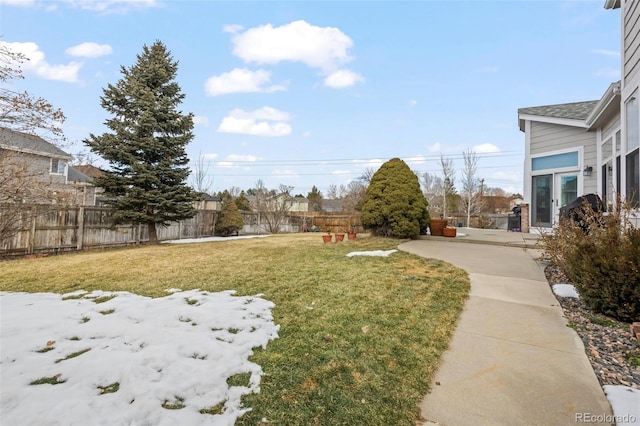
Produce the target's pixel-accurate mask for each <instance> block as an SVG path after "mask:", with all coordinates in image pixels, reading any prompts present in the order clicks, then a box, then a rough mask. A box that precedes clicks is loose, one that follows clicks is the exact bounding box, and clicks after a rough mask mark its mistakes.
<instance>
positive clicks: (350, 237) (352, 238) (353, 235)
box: [347, 232, 357, 241]
mask: <svg viewBox="0 0 640 426" xmlns="http://www.w3.org/2000/svg"><path fill="white" fill-rule="evenodd" d="M356 235H357V233H356V232H349V233H347V238H348V239H349V241H351V240H355V239H356Z"/></svg>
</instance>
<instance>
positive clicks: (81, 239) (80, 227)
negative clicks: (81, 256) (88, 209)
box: [76, 206, 84, 251]
mask: <svg viewBox="0 0 640 426" xmlns="http://www.w3.org/2000/svg"><path fill="white" fill-rule="evenodd" d="M77 230H78V236H77V237H78V246H77V247H76V248H77V250H78V251H81V250H82V245H83V243H84V206H80V208H79V209H78V227H77Z"/></svg>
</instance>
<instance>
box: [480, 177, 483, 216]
mask: <svg viewBox="0 0 640 426" xmlns="http://www.w3.org/2000/svg"><path fill="white" fill-rule="evenodd" d="M483 196H484V178H483V179H480V216H482V197H483Z"/></svg>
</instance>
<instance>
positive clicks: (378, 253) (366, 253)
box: [347, 250, 398, 257]
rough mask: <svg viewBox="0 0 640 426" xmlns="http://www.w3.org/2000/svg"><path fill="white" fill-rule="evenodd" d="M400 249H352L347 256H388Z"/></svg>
mask: <svg viewBox="0 0 640 426" xmlns="http://www.w3.org/2000/svg"><path fill="white" fill-rule="evenodd" d="M397 251H398V250H386V251H385V250H371V251H352V252H351V253H348V254H347V257H353V256H379V257H388V256H389V255H390V254H391V253H395V252H397Z"/></svg>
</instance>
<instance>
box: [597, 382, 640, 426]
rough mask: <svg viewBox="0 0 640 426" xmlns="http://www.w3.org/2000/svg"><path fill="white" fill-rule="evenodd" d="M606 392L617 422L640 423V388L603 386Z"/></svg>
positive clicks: (625, 423) (620, 423) (622, 423)
mask: <svg viewBox="0 0 640 426" xmlns="http://www.w3.org/2000/svg"><path fill="white" fill-rule="evenodd" d="M603 388H604V393H605V394H606V395H607V399H608V400H609V403H610V404H611V408H613V417H614V420H615V424H616V425H618V426H622V425H637V424H638V423H640V390H638V389H634V388H631V387H629V386H614V385H605V386H603Z"/></svg>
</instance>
